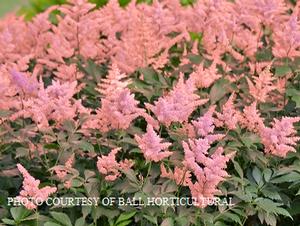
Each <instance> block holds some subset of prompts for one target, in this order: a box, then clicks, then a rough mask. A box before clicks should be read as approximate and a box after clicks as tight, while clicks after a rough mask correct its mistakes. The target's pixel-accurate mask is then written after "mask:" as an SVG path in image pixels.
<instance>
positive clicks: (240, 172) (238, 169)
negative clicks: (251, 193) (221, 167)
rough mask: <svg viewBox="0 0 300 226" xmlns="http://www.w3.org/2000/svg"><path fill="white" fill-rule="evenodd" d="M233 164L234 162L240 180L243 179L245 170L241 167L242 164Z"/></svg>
mask: <svg viewBox="0 0 300 226" xmlns="http://www.w3.org/2000/svg"><path fill="white" fill-rule="evenodd" d="M232 162H233V165H234V169H235V171H236V172H237V173H238V174H239V176H240V178H243V177H244V173H243V169H242V167H241V166H240V164H239V163H238V162H236V161H234V160H233V161H232Z"/></svg>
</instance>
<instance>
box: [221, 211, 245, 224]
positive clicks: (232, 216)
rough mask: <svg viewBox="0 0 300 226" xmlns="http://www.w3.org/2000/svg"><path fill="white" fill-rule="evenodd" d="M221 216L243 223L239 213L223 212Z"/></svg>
mask: <svg viewBox="0 0 300 226" xmlns="http://www.w3.org/2000/svg"><path fill="white" fill-rule="evenodd" d="M221 217H222V218H225V219H229V220H231V221H233V222H236V223H238V224H239V225H242V222H241V219H240V218H239V215H237V214H234V213H229V212H226V213H222V215H221Z"/></svg>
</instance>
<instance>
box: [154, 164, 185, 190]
mask: <svg viewBox="0 0 300 226" xmlns="http://www.w3.org/2000/svg"><path fill="white" fill-rule="evenodd" d="M160 171H161V177H164V178H169V179H171V180H174V181H175V182H176V184H177V185H183V186H188V184H189V182H190V181H191V172H190V171H189V170H187V169H186V168H185V167H183V168H180V167H177V166H175V168H174V173H173V172H172V171H171V170H170V171H169V172H167V169H166V168H165V166H164V165H163V164H161V165H160Z"/></svg>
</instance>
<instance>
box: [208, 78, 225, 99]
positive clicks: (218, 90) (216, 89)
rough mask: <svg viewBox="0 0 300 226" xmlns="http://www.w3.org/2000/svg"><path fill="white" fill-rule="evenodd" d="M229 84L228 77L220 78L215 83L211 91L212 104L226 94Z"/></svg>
mask: <svg viewBox="0 0 300 226" xmlns="http://www.w3.org/2000/svg"><path fill="white" fill-rule="evenodd" d="M229 85H230V83H229V81H228V80H226V79H219V80H218V81H217V82H215V83H214V85H213V86H212V88H211V90H210V93H209V96H210V98H209V99H210V101H211V103H212V104H214V103H216V102H217V101H219V100H220V99H222V98H223V97H224V96H225V95H226V93H227V92H228V88H229Z"/></svg>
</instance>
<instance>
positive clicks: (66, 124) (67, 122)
mask: <svg viewBox="0 0 300 226" xmlns="http://www.w3.org/2000/svg"><path fill="white" fill-rule="evenodd" d="M63 128H64V129H65V130H66V131H68V132H70V133H72V132H74V131H75V124H74V121H72V120H65V121H64V122H63Z"/></svg>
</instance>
